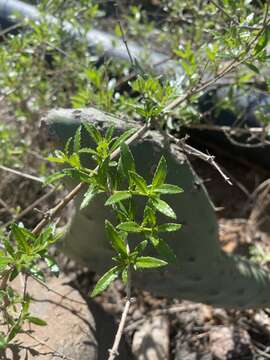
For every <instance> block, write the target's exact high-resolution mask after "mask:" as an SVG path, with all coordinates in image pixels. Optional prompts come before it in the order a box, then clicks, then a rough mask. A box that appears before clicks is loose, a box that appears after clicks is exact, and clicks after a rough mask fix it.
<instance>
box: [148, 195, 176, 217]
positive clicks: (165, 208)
mask: <svg viewBox="0 0 270 360" xmlns="http://www.w3.org/2000/svg"><path fill="white" fill-rule="evenodd" d="M152 203H153V205H154V207H155V208H156V209H157V210H158V211H159V212H161V213H162V214H164V215H166V216H168V217H170V218H172V219H176V214H175V212H174V211H173V209H172V208H171V207H170V205H168V204H167V203H166V202H165V201H163V200H161V199H157V198H156V199H152Z"/></svg>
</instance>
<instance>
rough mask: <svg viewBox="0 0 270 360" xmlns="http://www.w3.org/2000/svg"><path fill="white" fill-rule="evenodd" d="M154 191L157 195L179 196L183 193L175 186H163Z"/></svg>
mask: <svg viewBox="0 0 270 360" xmlns="http://www.w3.org/2000/svg"><path fill="white" fill-rule="evenodd" d="M154 191H155V192H156V193H159V194H179V193H181V192H183V189H181V188H180V187H179V186H177V185H171V184H163V185H160V186H158V187H156V188H155V189H154Z"/></svg>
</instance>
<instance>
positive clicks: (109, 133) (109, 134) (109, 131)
mask: <svg viewBox="0 0 270 360" xmlns="http://www.w3.org/2000/svg"><path fill="white" fill-rule="evenodd" d="M113 133H114V126H113V125H112V126H110V127H109V128H108V129H107V131H106V134H105V138H106V139H107V141H111V139H112V136H113Z"/></svg>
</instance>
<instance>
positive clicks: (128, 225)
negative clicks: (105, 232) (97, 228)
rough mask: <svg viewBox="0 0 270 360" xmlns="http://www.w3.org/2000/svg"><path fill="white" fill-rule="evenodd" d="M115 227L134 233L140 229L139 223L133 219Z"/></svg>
mask: <svg viewBox="0 0 270 360" xmlns="http://www.w3.org/2000/svg"><path fill="white" fill-rule="evenodd" d="M117 229H119V230H122V231H126V232H135V233H139V232H141V231H142V228H141V227H140V225H139V224H137V223H136V222H134V221H127V222H123V223H121V224H119V225H118V226H117Z"/></svg>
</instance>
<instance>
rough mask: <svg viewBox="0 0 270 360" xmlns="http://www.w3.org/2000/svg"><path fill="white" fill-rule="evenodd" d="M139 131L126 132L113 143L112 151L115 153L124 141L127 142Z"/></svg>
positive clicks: (130, 130)
mask: <svg viewBox="0 0 270 360" xmlns="http://www.w3.org/2000/svg"><path fill="white" fill-rule="evenodd" d="M136 131H137V129H129V130H127V131H125V132H124V133H123V134H122V135H120V136H119V137H118V138H117V139H116V140H114V141H113V143H112V145H111V148H110V151H111V152H113V151H114V150H116V149H117V148H118V147H119V146H120V144H122V143H123V142H124V141H126V140H127V139H128V138H129V137H130V136H131V135H133V134H134V133H135V132H136Z"/></svg>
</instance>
